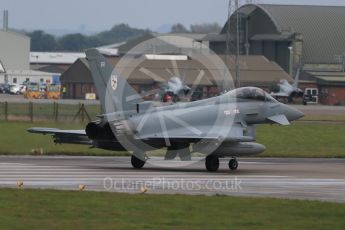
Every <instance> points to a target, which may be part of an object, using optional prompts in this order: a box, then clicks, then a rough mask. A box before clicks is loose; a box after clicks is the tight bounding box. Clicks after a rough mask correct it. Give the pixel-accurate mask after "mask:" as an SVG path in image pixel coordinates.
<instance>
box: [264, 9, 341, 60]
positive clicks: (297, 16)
mask: <svg viewBox="0 0 345 230" xmlns="http://www.w3.org/2000/svg"><path fill="white" fill-rule="evenodd" d="M259 7H261V8H263V9H264V10H265V11H266V12H267V13H268V14H269V16H270V17H271V19H272V20H274V22H275V24H276V25H277V26H278V28H277V29H278V30H279V31H280V32H289V33H291V32H297V33H301V34H302V35H303V41H304V43H303V44H304V50H303V52H304V62H305V63H335V62H336V60H335V55H339V54H342V53H343V52H345V42H344V38H345V26H344V25H345V7H344V6H306V5H267V4H260V5H259Z"/></svg>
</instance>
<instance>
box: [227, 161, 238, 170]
mask: <svg viewBox="0 0 345 230" xmlns="http://www.w3.org/2000/svg"><path fill="white" fill-rule="evenodd" d="M237 167H238V161H237V159H236V158H232V159H231V160H230V161H229V169H231V170H236V169H237Z"/></svg>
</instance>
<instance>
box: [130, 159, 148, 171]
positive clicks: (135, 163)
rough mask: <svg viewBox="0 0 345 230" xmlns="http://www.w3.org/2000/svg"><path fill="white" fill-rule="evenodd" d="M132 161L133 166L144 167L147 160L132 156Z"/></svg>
mask: <svg viewBox="0 0 345 230" xmlns="http://www.w3.org/2000/svg"><path fill="white" fill-rule="evenodd" d="M131 163H132V166H133V168H136V169H141V168H142V167H144V165H145V163H146V162H145V161H142V160H140V159H139V158H137V157H135V156H132V158H131Z"/></svg>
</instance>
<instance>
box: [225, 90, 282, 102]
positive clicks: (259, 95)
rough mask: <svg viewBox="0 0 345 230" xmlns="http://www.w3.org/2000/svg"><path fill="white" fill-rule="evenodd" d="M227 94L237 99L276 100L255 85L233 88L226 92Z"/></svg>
mask: <svg viewBox="0 0 345 230" xmlns="http://www.w3.org/2000/svg"><path fill="white" fill-rule="evenodd" d="M227 95H229V96H230V97H235V98H237V99H247V100H254V101H272V102H276V100H275V99H274V98H273V97H272V96H271V95H269V94H268V93H266V92H265V91H264V90H263V89H260V88H256V87H243V88H238V89H234V90H231V91H230V92H228V93H227Z"/></svg>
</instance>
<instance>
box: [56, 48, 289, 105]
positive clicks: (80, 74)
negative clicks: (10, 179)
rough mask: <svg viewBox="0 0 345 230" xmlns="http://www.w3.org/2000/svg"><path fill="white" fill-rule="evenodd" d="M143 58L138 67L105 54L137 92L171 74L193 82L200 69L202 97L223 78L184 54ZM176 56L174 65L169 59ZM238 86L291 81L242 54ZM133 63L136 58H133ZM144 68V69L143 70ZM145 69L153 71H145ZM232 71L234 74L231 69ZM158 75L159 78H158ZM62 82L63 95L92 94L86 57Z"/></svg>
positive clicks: (212, 93) (272, 66) (262, 59)
mask: <svg viewBox="0 0 345 230" xmlns="http://www.w3.org/2000/svg"><path fill="white" fill-rule="evenodd" d="M144 56H145V57H146V60H145V61H143V62H142V63H140V65H139V66H137V65H132V64H131V62H130V64H129V65H128V64H127V65H126V66H122V65H117V64H118V62H119V60H120V59H121V57H114V56H112V57H107V59H108V61H109V62H110V63H111V64H112V65H113V66H116V68H117V70H118V71H120V72H128V73H130V74H128V75H127V76H125V77H126V78H128V81H129V83H130V84H131V85H132V86H133V87H134V88H135V89H136V90H137V91H138V92H140V93H143V92H145V91H149V90H151V89H154V88H157V87H158V85H159V84H161V83H162V82H165V81H167V80H168V79H169V78H170V77H172V75H173V73H179V74H180V77H181V78H182V79H183V80H184V82H185V83H186V84H187V85H193V83H194V82H195V80H196V77H197V76H198V73H199V71H200V70H202V69H203V70H204V71H205V77H204V78H202V80H201V81H200V82H199V84H198V93H199V94H200V97H201V98H205V97H211V96H215V95H218V93H219V90H221V89H219V87H217V85H220V84H221V83H220V82H219V81H222V80H223V75H222V73H223V72H224V70H220V69H217V70H216V69H213V70H211V71H210V70H208V69H205V67H204V66H203V65H202V64H200V63H199V62H198V61H196V60H194V59H191V58H190V57H188V56H185V58H180V57H182V56H183V55H161V58H160V59H159V60H153V59H151V58H150V56H151V55H144ZM173 58H177V59H179V60H176V65H174V64H173V63H172V62H171V60H172V59H173ZM220 58H221V59H223V61H224V62H225V60H228V62H227V63H228V67H229V68H230V69H231V70H234V69H235V68H234V65H235V62H234V57H229V58H228V59H226V57H225V56H220ZM240 60H241V61H240V63H241V65H240V69H241V76H242V78H241V85H242V86H258V87H261V88H265V89H269V88H270V87H271V86H272V82H278V81H280V80H282V79H286V80H288V81H292V79H291V77H290V76H289V75H288V74H287V73H286V72H285V71H284V70H283V69H282V68H281V67H280V66H279V65H277V64H276V63H274V62H271V61H269V60H268V59H267V58H265V57H264V56H256V55H252V56H241V57H240ZM134 63H135V61H134ZM142 68H145V70H146V71H143V69H142ZM148 72H150V73H153V74H147V73H148ZM232 74H234V73H233V72H232ZM157 76H158V77H157ZM61 83H62V84H63V85H65V86H66V89H67V92H66V95H65V96H66V98H71V99H83V98H85V95H86V94H88V93H95V86H94V83H93V81H92V78H91V72H90V69H89V65H88V62H87V60H86V59H85V58H80V59H78V60H77V61H76V62H75V63H74V64H73V65H72V66H71V67H70V68H69V69H68V70H67V71H66V72H64V73H63V74H62V76H61Z"/></svg>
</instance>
